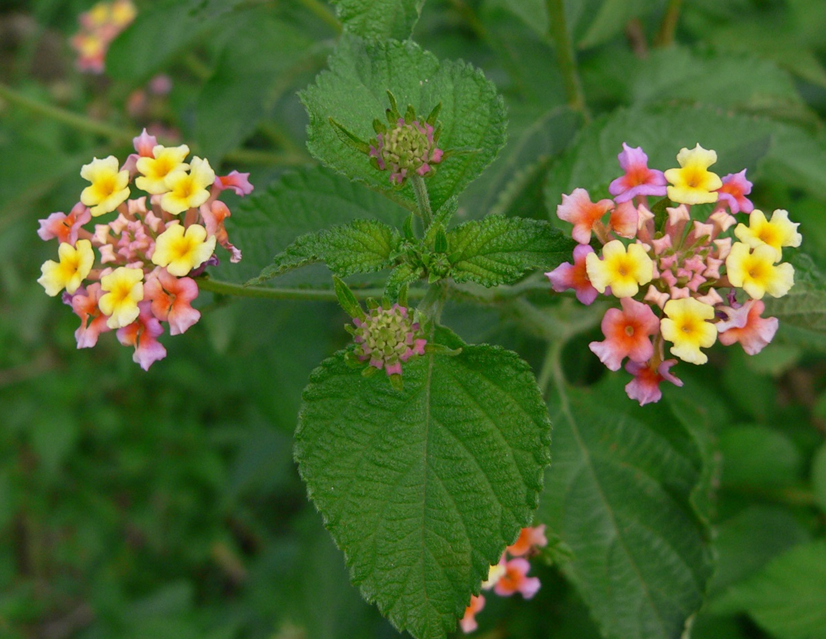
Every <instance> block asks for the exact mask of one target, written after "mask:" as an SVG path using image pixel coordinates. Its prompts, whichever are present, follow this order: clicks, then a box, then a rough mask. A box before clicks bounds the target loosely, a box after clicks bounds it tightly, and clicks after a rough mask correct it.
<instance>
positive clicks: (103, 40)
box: [70, 0, 137, 73]
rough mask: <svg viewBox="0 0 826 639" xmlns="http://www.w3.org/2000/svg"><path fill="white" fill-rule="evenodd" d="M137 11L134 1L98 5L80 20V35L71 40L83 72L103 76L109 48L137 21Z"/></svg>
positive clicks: (118, 1) (79, 66)
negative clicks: (120, 34) (133, 21)
mask: <svg viewBox="0 0 826 639" xmlns="http://www.w3.org/2000/svg"><path fill="white" fill-rule="evenodd" d="M136 14H137V10H136V9H135V5H134V4H132V2H131V0H115V1H114V2H98V3H97V4H96V5H95V6H93V7H92V8H91V9H89V10H88V11H86V12H84V13H81V14H80V16H79V17H78V22H79V23H80V31H78V32H77V33H76V34H75V35H74V36H73V37H72V39H71V41H70V42H71V45H72V48H74V49H75V51H77V68H78V69H79V70H80V71H88V72H91V73H103V65H104V60H105V58H106V52H107V51H108V50H109V45H110V44H111V43H112V40H114V39H115V38H116V37H117V36H118V34H119V33H120V32H121V31H123V30H124V29H125V28H126V27H128V26H129V24H130V23H131V22H132V20H134V19H135V15H136Z"/></svg>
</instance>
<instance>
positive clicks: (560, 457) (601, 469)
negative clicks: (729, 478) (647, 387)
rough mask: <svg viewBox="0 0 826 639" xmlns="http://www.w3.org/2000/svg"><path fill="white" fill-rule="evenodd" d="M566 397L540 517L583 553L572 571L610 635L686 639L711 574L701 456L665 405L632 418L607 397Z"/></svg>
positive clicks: (568, 569) (578, 553) (635, 412)
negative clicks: (700, 489)
mask: <svg viewBox="0 0 826 639" xmlns="http://www.w3.org/2000/svg"><path fill="white" fill-rule="evenodd" d="M557 391H558V392H559V394H560V403H559V406H558V408H557V409H556V410H554V411H552V414H554V415H555V424H556V427H555V429H554V466H553V467H552V468H551V469H550V471H549V472H548V474H547V477H546V488H545V492H544V494H543V497H542V507H541V510H540V513H539V520H540V521H543V522H545V523H547V524H548V525H549V526H550V528H551V529H552V530H553V531H554V532H555V533H556V534H558V535H559V536H560V538H561V539H562V541H564V542H565V543H566V544H568V546H570V548H571V550H572V551H573V554H574V558H573V560H572V562H571V563H570V564H568V565H567V567H566V572H567V574H568V576H569V577H570V579H571V580H572V581H573V582H574V584H575V585H576V586H577V588H578V590H579V591H580V594H581V595H582V596H583V598H584V599H585V601H586V603H588V605H589V607H590V609H591V613H592V615H593V616H594V619H595V620H596V621H597V623H598V624H599V626H600V628H601V629H602V632H603V634H604V635H605V637H608V638H611V639H678V638H679V637H680V636H681V634H682V632H683V627H684V624H685V622H686V620H687V619H688V617H689V616H691V615H692V614H693V613H695V612H696V611H697V610H698V609H699V607H700V604H701V602H702V600H703V595H704V592H705V589H706V583H707V582H708V579H709V577H710V575H711V560H710V550H709V545H708V540H707V537H706V535H707V530H706V528H705V526H704V525H703V523H702V521H701V519H700V518H699V517H698V514H697V513H696V512H695V511H694V509H693V508H692V495H693V493H694V491H695V489H696V487H697V486H698V485H701V484H702V482H703V476H702V470H701V466H702V462H701V459H702V455H701V452H700V451H699V450H698V449H697V447H696V445H695V444H694V442H693V440H692V438H690V436H689V435H688V433H686V432H685V431H684V430H682V429H681V428H680V426H679V421H678V420H677V419H676V418H675V417H674V415H673V414H671V412H670V411H669V410H668V408H667V407H666V406H665V405H663V404H659V405H655V406H646V407H645V409H639V407H636V408H635V407H633V406H629V408H628V412H626V410H625V409H624V408H621V407H620V406H621V405H620V404H618V401H619V400H615V401H614V402H613V403H611V404H610V406H609V403H608V398H607V397H605V396H604V394H603V393H602V392H600V393H593V392H592V393H586V392H582V391H574V390H570V391H567V390H564V389H562V390H561V392H560V389H557ZM623 399H624V401H625V402H626V405H628V402H629V401H630V400H628V399H627V398H623ZM615 405H616V406H615ZM649 409H650V410H649ZM643 415H645V417H644V418H642V416H643Z"/></svg>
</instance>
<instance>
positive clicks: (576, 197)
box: [556, 189, 614, 244]
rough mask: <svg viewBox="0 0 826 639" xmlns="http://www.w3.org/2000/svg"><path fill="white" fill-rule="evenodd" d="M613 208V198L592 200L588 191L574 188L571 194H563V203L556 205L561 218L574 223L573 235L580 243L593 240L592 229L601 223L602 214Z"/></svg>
mask: <svg viewBox="0 0 826 639" xmlns="http://www.w3.org/2000/svg"><path fill="white" fill-rule="evenodd" d="M613 208H614V202H613V201H612V200H600V201H599V202H591V196H590V195H588V191H586V190H585V189H574V191H573V193H571V194H570V195H563V196H562V204H560V205H559V206H557V207H556V215H557V217H559V219H560V220H564V221H565V222H570V223H571V224H573V225H574V229H573V231H572V232H571V237H573V238H574V239H575V240H576V241H577V242H579V243H580V244H588V242H590V241H591V231H592V230H594V227H596V226H597V224H600V220H601V219H602V216H603V215H605V214H606V213H607V212H608V211H610V210H611V209H613ZM598 233H599V231H598Z"/></svg>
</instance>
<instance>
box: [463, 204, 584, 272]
mask: <svg viewBox="0 0 826 639" xmlns="http://www.w3.org/2000/svg"><path fill="white" fill-rule="evenodd" d="M447 235H448V238H447V239H448V244H449V246H450V251H451V253H450V262H451V264H452V270H451V276H452V277H453V279H454V280H455V281H456V282H468V281H472V282H478V283H479V284H482V285H483V286H488V287H490V286H497V285H499V284H508V283H510V282H513V281H515V280H517V279H519V277H520V276H522V275H523V274H524V273H525V271H527V270H529V269H545V270H550V269H553V268H555V267H557V266H559V265H560V264H561V263H562V262H564V261H565V260H567V259H570V257H571V253H572V251H573V250H574V247H575V246H576V244H575V243H574V242H573V240H571V239H570V238H567V237H565V236H564V235H563V234H562V233H561V232H560V231H559V229H555V228H553V227H552V226H551V225H550V224H549V223H548V222H545V221H542V220H528V219H524V218H518V217H502V216H499V215H489V216H488V217H486V218H484V219H482V220H478V221H476V220H473V221H470V222H465V223H464V224H462V225H460V226H457V227H456V228H455V229H453V230H452V231H450V232H449V233H448V234H447Z"/></svg>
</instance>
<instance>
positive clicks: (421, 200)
mask: <svg viewBox="0 0 826 639" xmlns="http://www.w3.org/2000/svg"><path fill="white" fill-rule="evenodd" d="M410 183H411V184H412V185H413V192H414V193H415V194H416V203H417V204H418V205H419V214H420V215H421V216H422V222H423V223H424V230H425V231H427V229H429V228H430V224H431V222H433V209H431V208H430V196H429V195H428V194H427V185H426V184H425V183H424V178H423V177H422V176H420V175H417V174H415V173H414V174H413V175H412V176H410Z"/></svg>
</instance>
